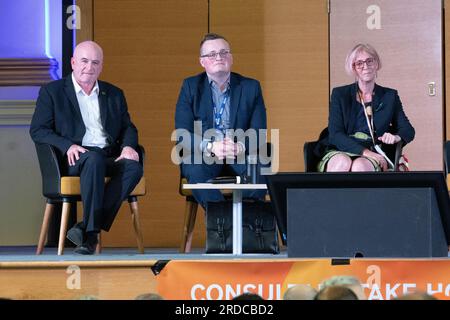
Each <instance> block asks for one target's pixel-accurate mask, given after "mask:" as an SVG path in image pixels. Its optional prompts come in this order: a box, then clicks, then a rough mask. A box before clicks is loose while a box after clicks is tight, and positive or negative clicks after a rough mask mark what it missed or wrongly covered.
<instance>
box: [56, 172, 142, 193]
mask: <svg viewBox="0 0 450 320" xmlns="http://www.w3.org/2000/svg"><path fill="white" fill-rule="evenodd" d="M109 180H111V178H109V177H107V178H105V183H108V182H109ZM145 193H146V188H145V177H142V178H141V180H140V181H139V183H138V184H137V185H136V187H135V188H134V190H133V191H132V192H131V193H130V196H143V195H145ZM61 194H62V195H65V196H76V195H79V194H81V190H80V177H69V176H67V177H61Z"/></svg>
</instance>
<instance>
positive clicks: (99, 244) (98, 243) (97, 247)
mask: <svg viewBox="0 0 450 320" xmlns="http://www.w3.org/2000/svg"><path fill="white" fill-rule="evenodd" d="M100 253H102V233H101V232H99V233H98V242H97V245H96V246H95V254H100Z"/></svg>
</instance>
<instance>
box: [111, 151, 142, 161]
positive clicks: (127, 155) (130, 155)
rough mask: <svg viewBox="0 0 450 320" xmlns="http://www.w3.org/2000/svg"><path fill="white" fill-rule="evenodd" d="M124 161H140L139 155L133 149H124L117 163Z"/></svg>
mask: <svg viewBox="0 0 450 320" xmlns="http://www.w3.org/2000/svg"><path fill="white" fill-rule="evenodd" d="M122 159H129V160H134V161H139V154H138V153H137V152H136V150H134V149H133V148H132V147H123V149H122V152H121V154H120V156H119V157H118V158H117V159H116V160H115V161H116V162H117V161H119V160H122Z"/></svg>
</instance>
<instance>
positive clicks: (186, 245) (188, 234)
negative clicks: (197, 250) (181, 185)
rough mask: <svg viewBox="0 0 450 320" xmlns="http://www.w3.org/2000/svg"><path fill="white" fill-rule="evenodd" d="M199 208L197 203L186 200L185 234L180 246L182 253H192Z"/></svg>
mask: <svg viewBox="0 0 450 320" xmlns="http://www.w3.org/2000/svg"><path fill="white" fill-rule="evenodd" d="M197 208H198V203H197V202H194V201H189V200H186V207H185V213H184V225H183V234H182V237H181V245H180V252H181V253H186V252H191V245H192V236H193V234H194V226H195V218H196V217H197Z"/></svg>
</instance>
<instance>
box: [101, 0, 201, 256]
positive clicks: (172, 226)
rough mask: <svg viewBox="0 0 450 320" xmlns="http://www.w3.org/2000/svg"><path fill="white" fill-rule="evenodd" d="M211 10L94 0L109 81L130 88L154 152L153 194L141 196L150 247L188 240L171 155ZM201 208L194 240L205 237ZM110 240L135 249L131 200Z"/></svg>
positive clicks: (150, 162) (150, 161)
mask: <svg viewBox="0 0 450 320" xmlns="http://www.w3.org/2000/svg"><path fill="white" fill-rule="evenodd" d="M207 13H208V7H207V1H203V0H189V1H178V0H152V1H138V0H127V1H120V0H96V1H94V40H95V41H97V42H98V43H99V44H100V45H101V46H102V47H103V50H104V68H103V73H102V75H101V79H103V80H105V81H109V82H112V83H114V84H116V85H117V86H119V87H120V88H122V89H123V90H124V92H125V95H126V98H127V102H128V107H129V111H130V114H131V117H132V120H133V121H134V123H135V125H136V126H137V128H138V130H139V139H140V143H141V144H142V145H143V146H144V147H145V149H146V155H147V157H146V163H145V176H146V178H147V182H148V184H147V187H148V189H147V190H148V194H147V195H146V196H145V197H142V198H140V199H139V207H140V213H141V223H142V227H143V234H144V242H145V246H146V247H178V245H179V241H180V239H181V227H182V223H183V219H184V216H183V215H184V198H183V197H181V196H180V195H179V194H178V181H179V169H178V166H176V165H174V164H173V163H172V162H171V160H170V152H171V148H172V146H173V142H172V141H171V140H170V137H171V132H172V130H173V128H174V115H175V104H176V101H177V98H178V92H179V90H180V87H181V82H182V80H183V79H184V78H185V77H187V76H190V75H193V74H196V73H199V72H201V67H200V65H199V64H198V52H199V51H198V46H199V42H200V40H201V38H202V36H203V34H204V33H206V32H207V22H208V19H207ZM200 211H201V210H199V214H198V218H199V221H198V225H197V228H196V234H195V236H194V239H195V242H194V245H200V244H202V243H203V241H204V230H205V229H204V224H203V222H202V218H203V214H202V212H200ZM103 239H104V244H105V245H106V246H135V239H134V234H133V231H132V225H131V218H130V214H129V209H128V206H127V205H126V204H125V203H124V205H123V206H122V208H121V211H120V212H119V215H118V217H117V219H116V221H115V223H114V225H113V227H112V229H111V231H110V232H109V233H105V234H104V236H103Z"/></svg>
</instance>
